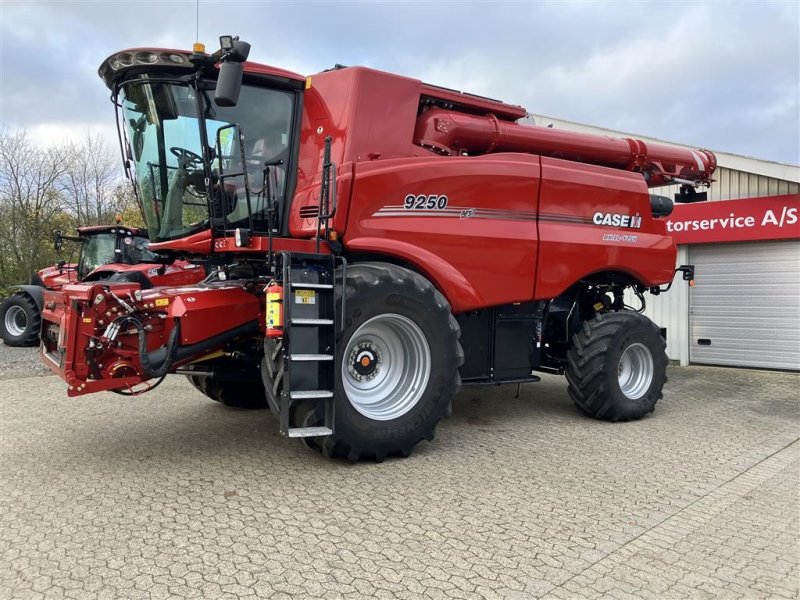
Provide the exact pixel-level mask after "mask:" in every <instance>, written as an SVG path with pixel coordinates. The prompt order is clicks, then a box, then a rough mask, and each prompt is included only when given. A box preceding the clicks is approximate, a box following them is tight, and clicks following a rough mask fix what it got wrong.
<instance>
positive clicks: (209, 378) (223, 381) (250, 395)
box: [186, 359, 267, 409]
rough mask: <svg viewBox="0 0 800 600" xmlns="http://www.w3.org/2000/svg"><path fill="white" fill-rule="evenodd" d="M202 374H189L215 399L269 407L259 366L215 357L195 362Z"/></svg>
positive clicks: (233, 404)
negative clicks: (242, 364)
mask: <svg viewBox="0 0 800 600" xmlns="http://www.w3.org/2000/svg"><path fill="white" fill-rule="evenodd" d="M194 368H196V369H197V371H198V373H214V375H207V374H203V375H201V374H197V375H186V379H188V380H189V383H191V384H192V385H193V386H194V387H195V388H197V389H198V390H199V391H200V392H202V393H203V394H205V395H206V396H208V397H209V398H211V399H212V400H214V401H216V402H219V403H221V404H224V405H225V406H230V407H233V408H250V409H255V408H267V400H266V396H265V395H264V386H263V384H262V383H261V377H260V376H259V373H258V369H257V368H255V367H250V368H248V367H243V366H241V365H238V364H235V363H234V362H233V361H230V360H226V359H212V360H209V361H205V362H202V363H198V364H197V365H194Z"/></svg>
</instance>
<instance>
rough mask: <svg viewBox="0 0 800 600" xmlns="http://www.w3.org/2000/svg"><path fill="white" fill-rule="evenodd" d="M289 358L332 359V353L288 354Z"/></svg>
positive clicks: (318, 360) (298, 359)
mask: <svg viewBox="0 0 800 600" xmlns="http://www.w3.org/2000/svg"><path fill="white" fill-rule="evenodd" d="M289 360H294V361H307V362H311V361H317V362H320V361H323V360H333V354H292V355H290V356H289Z"/></svg>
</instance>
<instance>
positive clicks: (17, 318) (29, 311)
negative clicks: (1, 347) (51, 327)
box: [0, 293, 42, 346]
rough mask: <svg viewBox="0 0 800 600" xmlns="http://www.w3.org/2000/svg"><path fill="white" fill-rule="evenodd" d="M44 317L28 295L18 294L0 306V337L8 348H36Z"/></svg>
mask: <svg viewBox="0 0 800 600" xmlns="http://www.w3.org/2000/svg"><path fill="white" fill-rule="evenodd" d="M41 325H42V315H41V313H40V312H39V307H38V306H36V302H35V301H34V300H33V298H31V297H30V296H29V295H28V294H25V293H21V294H20V293H18V294H13V295H11V296H9V297H8V298H6V299H5V300H4V301H3V303H2V304H0V337H2V338H3V341H4V342H5V343H6V346H36V345H37V344H38V343H39V329H40V328H41Z"/></svg>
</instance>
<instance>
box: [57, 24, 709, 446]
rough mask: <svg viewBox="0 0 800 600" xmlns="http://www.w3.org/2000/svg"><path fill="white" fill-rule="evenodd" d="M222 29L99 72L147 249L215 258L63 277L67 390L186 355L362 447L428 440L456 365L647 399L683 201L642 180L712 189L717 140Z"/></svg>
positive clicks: (233, 387) (138, 377)
mask: <svg viewBox="0 0 800 600" xmlns="http://www.w3.org/2000/svg"><path fill="white" fill-rule="evenodd" d="M220 41H221V49H220V50H219V51H217V52H215V53H214V54H211V55H209V54H206V53H205V50H204V49H203V48H202V47H195V49H194V50H193V51H192V52H187V51H177V50H162V49H155V48H140V49H134V50H126V51H123V52H119V53H116V54H114V55H112V56H110V57H109V58H108V59H106V60H105V61H104V62H103V64H102V65H101V67H100V71H99V73H100V76H101V77H102V79H103V81H104V82H105V83H106V85H107V86H108V87H109V88H110V89H111V92H112V99H113V101H114V104H115V106H116V107H117V110H118V119H119V122H120V131H121V133H122V135H123V140H122V147H123V148H124V149H125V157H124V160H125V164H126V167H127V169H128V172H129V175H130V177H131V179H132V180H133V181H134V182H135V184H136V187H137V190H138V193H139V195H140V200H141V202H142V206H143V209H144V214H145V218H146V221H147V226H148V229H149V231H150V233H151V240H152V242H151V245H150V247H151V249H153V250H154V251H157V252H163V253H170V254H172V255H174V256H186V257H201V258H203V259H207V260H208V262H209V264H210V265H213V269H214V271H213V275H212V276H211V277H209V279H207V280H206V281H205V282H203V283H202V284H199V285H197V286H192V287H184V288H152V289H143V288H142V286H141V285H139V284H138V283H110V282H85V283H81V284H78V285H72V284H70V285H66V286H64V287H63V288H62V290H60V291H58V292H47V293H46V294H45V296H46V297H45V303H46V305H47V306H46V309H45V312H44V319H45V323H44V326H43V336H42V337H43V340H42V356H43V359H44V361H45V362H46V363H47V364H48V365H50V367H51V369H52V370H53V371H54V372H56V373H58V374H59V375H60V376H61V377H63V378H64V379H65V380H66V382H67V385H68V394H69V395H70V396H76V395H80V394H86V393H90V392H96V391H101V390H112V391H115V392H117V393H120V394H127V395H130V394H137V393H141V392H143V391H146V390H147V389H150V388H152V387H154V386H155V385H157V384H158V383H159V382H160V381H161V380H162V379H163V378H164V377H165V376H166V375H167V374H169V373H181V374H185V375H187V376H188V378H189V380H190V381H191V382H192V383H193V385H195V386H196V387H197V388H198V389H200V390H201V391H202V392H204V393H205V394H206V395H208V396H209V397H211V398H213V399H215V400H218V401H220V402H223V403H225V404H230V405H236V406H250V407H262V406H269V407H270V408H271V409H272V410H273V411H274V412H275V413H276V414H277V415H278V418H279V419H278V420H279V423H280V430H281V432H282V433H283V434H285V435H287V436H289V437H298V438H301V439H302V440H304V442H305V443H306V444H307V445H308V446H310V447H312V448H316V449H318V450H321V451H322V452H323V453H325V455H326V456H332V457H343V458H346V459H349V460H353V461H355V460H359V459H362V458H367V459H375V460H382V459H383V458H384V457H386V456H389V455H408V454H409V453H410V452H411V450H412V448H413V447H414V446H415V445H416V444H417V443H418V442H419V441H421V440H424V439H428V440H430V439H432V438H433V436H434V430H435V427H436V424H437V423H438V421H439V420H440V419H441V418H443V417H445V416H447V415H449V414H450V411H451V399H452V397H453V394H454V393H455V392H456V390H457V389H458V388H459V386H460V385H462V384H470V385H494V384H502V383H521V382H532V381H537V380H538V377H537V375H536V372H545V373H559V374H566V377H567V381H568V391H569V395H570V396H571V397H572V399H573V401H574V402H575V404H576V405H577V407H578V408H579V409H580V410H581V411H582V412H584V413H586V414H588V415H590V416H592V417H595V418H600V419H606V420H610V421H624V420H630V419H638V418H640V417H642V416H644V415H647V414H648V413H650V412H652V411H653V409H654V407H655V405H656V402H657V401H658V400H659V399H660V398H661V397H662V388H663V385H664V382H665V381H666V376H665V371H666V364H667V358H666V354H665V352H664V348H665V341H664V331H663V330H659V328H658V327H657V326H656V325H654V324H653V323H652V322H651V321H650V320H649V319H647V318H646V317H645V316H644V315H642V314H641V312H642V310H643V308H644V302H645V298H644V294H645V293H646V292H650V293H654V294H657V293H660V292H662V291H665V290H666V288H668V287H669V285H671V282H672V279H673V277H674V275H675V272H676V269H675V259H676V247H675V244H674V242H673V241H672V238H671V237H669V236H668V235H667V232H666V229H665V221H664V217H665V216H666V215H668V214H669V212H670V211H671V210H672V206H673V200H672V199H670V198H666V197H663V196H659V195H655V194H651V193H650V189H649V188H652V187H656V186H660V185H664V184H674V183H678V184H681V185H682V188H681V190H682V191H681V194H679V197H678V200H679V201H696V200H702V199H704V194H703V193H701V192H698V191H696V187H697V186H702V185H707V184H709V183H710V182H711V176H712V173H713V171H714V168H715V166H716V160H715V157H714V155H713V154H712V153H711V152H708V151H706V150H685V149H675V148H672V147H668V146H665V145H657V144H646V143H644V142H642V141H639V140H634V139H615V138H611V137H603V136H594V135H587V134H579V133H570V132H564V131H559V130H555V129H549V128H544V127H537V126H533V125H526V124H522V123H520V122H519V121H520V119H522V118H523V117H525V116H526V111H525V109H524V108H522V107H520V106H514V105H509V104H505V103H503V102H500V101H497V100H492V99H489V98H484V97H480V96H475V95H472V94H467V93H462V92H458V91H454V90H451V89H445V88H441V87H437V86H433V85H429V84H425V83H422V82H420V81H418V80H415V79H410V78H407V77H401V76H398V75H394V74H390V73H385V72H381V71H376V70H373V69H368V68H361V67H353V68H346V67H339V66H337V67H335V68H333V69H331V70H329V71H325V72H322V73H318V74H316V75H313V76H311V77H303V76H300V75H296V74H294V73H290V72H288V71H284V70H282V69H278V68H274V67H270V66H266V65H261V64H255V63H250V62H246V59H247V55H248V52H249V48H250V47H249V45H248V44H247V43H245V42H242V41H240V40H238V38H232V37H227V36H226V37H223V38H221V39H220ZM678 270H680V271H683V275H684V279H687V280H688V279H691V278H692V271H693V270H692V268H691V267H690V266H686V267H680V268H679V269H678ZM662 286H666V287H662ZM626 292H627V293H626ZM631 299H633V300H631ZM631 303H633V304H635V306H633V307H632V306H630V305H629V304H631Z"/></svg>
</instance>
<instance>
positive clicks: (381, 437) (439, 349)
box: [293, 263, 464, 461]
mask: <svg viewBox="0 0 800 600" xmlns="http://www.w3.org/2000/svg"><path fill="white" fill-rule="evenodd" d="M344 293H345V311H346V313H345V320H344V327H343V331H342V333H341V335H340V336H339V337H338V340H337V352H336V375H337V383H336V390H335V400H334V401H335V424H334V434H333V435H331V436H327V437H322V438H316V439H315V440H314V441H313V442H312V444H311V445H313V446H316V447H318V448H320V449H321V450H322V451H323V452H324V453H325V454H326V455H327V456H332V457H342V458H347V459H349V460H351V461H356V460H359V459H363V458H371V459H376V460H382V459H383V458H385V457H386V456H391V455H402V456H408V455H409V454H410V453H411V450H412V449H413V447H414V446H415V445H416V444H417V443H419V442H420V441H422V440H425V439H427V440H432V439H433V437H434V433H435V429H436V424H437V423H438V422H439V420H440V419H441V418H442V417H445V416H447V415H449V414H450V412H451V400H452V396H453V394H454V393H455V392H456V390H457V389H458V387H459V385H460V381H461V380H460V378H459V374H458V368H459V367H460V366H461V363H462V362H463V360H464V356H463V352H462V350H461V346H460V344H459V342H458V338H459V336H460V329H459V326H458V323H457V322H456V320H455V319H454V318H453V316H452V314H451V313H450V306H449V304H448V303H447V300H445V298H444V297H443V296H442V295H441V294H440V293H439V292H438V291H437V290H436V288H434V287H433V285H431V283H430V282H429V281H427V280H426V279H425V278H424V277H422V276H420V275H419V274H417V273H415V272H413V271H410V270H408V269H405V268H402V267H398V266H395V265H390V264H384V263H363V264H358V265H353V266H350V267H349V268H348V269H347V281H346V283H345V290H344ZM319 419H320V415H319V412H318V411H314V410H313V408H310V406H308V405H307V406H306V408H305V410H304V409H303V407H299V409H298V410H296V411H295V413H294V418H293V420H294V421H295V426H297V427H302V426H308V425H309V424H310V421H319Z"/></svg>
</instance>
